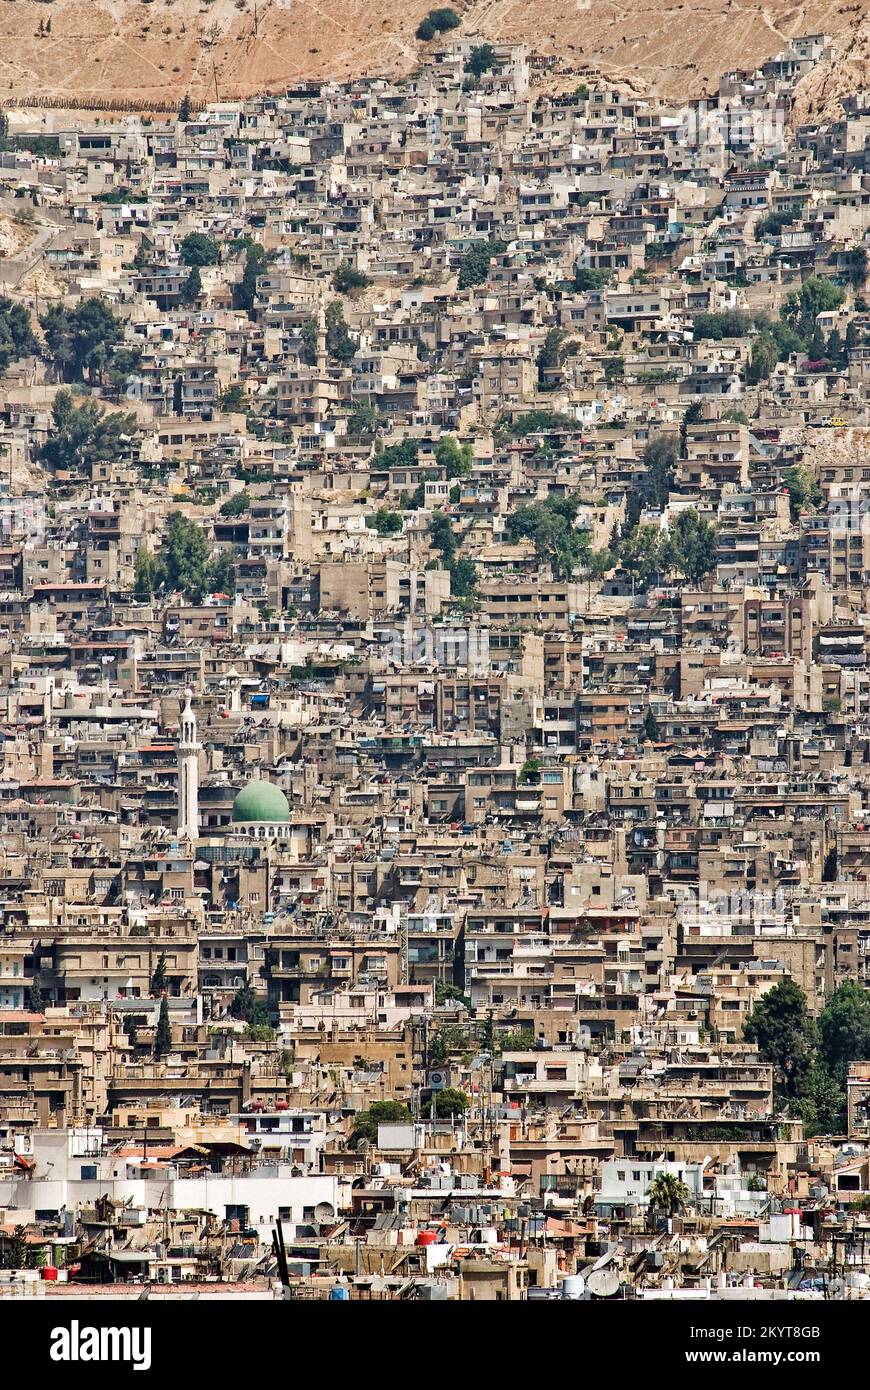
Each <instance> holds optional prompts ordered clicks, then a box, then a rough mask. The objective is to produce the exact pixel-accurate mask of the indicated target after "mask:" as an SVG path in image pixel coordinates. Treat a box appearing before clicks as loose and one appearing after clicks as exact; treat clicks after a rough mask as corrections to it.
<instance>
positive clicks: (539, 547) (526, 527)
mask: <svg viewBox="0 0 870 1390" xmlns="http://www.w3.org/2000/svg"><path fill="white" fill-rule="evenodd" d="M578 506H579V502H578V499H577V498H576V497H548V498H546V500H545V501H543V502H533V503H531V504H530V505H528V506H523V507H517V509H516V510H515V511H513V512H510V513H509V514H508V516H507V518H506V520H505V533H506V535H507V538H508V540H509V541H512V542H516V541H518V540H522V539H524V538H525V539H527V540H530V541H531V542H532V544H533V545H534V547H535V554H536V556H537V558H538V560H539V562H540V563H542V564H548V565H549V566H550V569H551V570H552V572H553V574H554V576H555V577H556V578H557V579H569V578H570V577H571V575H572V574H573V573H574V570H575V569H576V568H577V566H578V565H581V564H584V563H585V562H586V560H587V558H588V556H589V553H590V551H589V533H588V531H584V530H580V529H578V528H577V527H576V526H575V524H574V521H575V518H576V515H577V510H578Z"/></svg>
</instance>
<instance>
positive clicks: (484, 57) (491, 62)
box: [465, 43, 495, 78]
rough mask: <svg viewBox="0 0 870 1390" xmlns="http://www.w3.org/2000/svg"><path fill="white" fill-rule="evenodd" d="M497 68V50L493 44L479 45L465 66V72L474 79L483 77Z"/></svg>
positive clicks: (473, 49)
mask: <svg viewBox="0 0 870 1390" xmlns="http://www.w3.org/2000/svg"><path fill="white" fill-rule="evenodd" d="M494 67H495V49H494V48H493V46H492V44H491V43H479V44H476V45H475V46H474V48H472V50H471V52H470V53H469V55H468V59H467V61H466V64H465V71H466V72H467V73H468V74H469V76H471V77H474V78H479V77H482V76H483V74H484V73H485V72H491V71H492V69H493V68H494Z"/></svg>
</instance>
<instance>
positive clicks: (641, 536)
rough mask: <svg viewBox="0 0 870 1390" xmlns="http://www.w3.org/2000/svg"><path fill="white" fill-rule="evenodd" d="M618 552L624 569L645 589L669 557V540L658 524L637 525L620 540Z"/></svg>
mask: <svg viewBox="0 0 870 1390" xmlns="http://www.w3.org/2000/svg"><path fill="white" fill-rule="evenodd" d="M617 554H618V557H619V563H620V566H621V567H622V569H623V570H624V571H625V573H626V574H627V575H629V576H631V577H632V578H633V579H634V580H635V583H636V584H637V585H638V586H639V588H640V589H642V590H643V589H646V588H648V586H649V584H650V582H651V580H652V579H653V578H654V577H655V575H657V574H660V573H661V571H662V568H663V566H664V564H665V563H666V559H667V542H666V541H665V540H664V538H663V536H662V534H661V532H660V531H659V530H658V528H657V527H656V526H651V525H643V526H636V527H635V528H634V530H633V531H632V532H631V534H630V535H628V536H626V537H625V538H624V539H623V540H621V541H620V543H619V547H618V550H617Z"/></svg>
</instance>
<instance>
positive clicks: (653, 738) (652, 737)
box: [640, 706, 660, 743]
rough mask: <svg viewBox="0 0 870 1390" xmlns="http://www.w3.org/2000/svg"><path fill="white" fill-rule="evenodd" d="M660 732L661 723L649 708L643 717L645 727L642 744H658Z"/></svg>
mask: <svg viewBox="0 0 870 1390" xmlns="http://www.w3.org/2000/svg"><path fill="white" fill-rule="evenodd" d="M659 732H660V731H659V721H658V720H657V719H656V717H655V715H654V714H653V712H652V710H651V709H650V708H649V706H647V711H646V714H645V715H644V717H643V725H642V726H641V735H640V737H641V742H643V743H658V741H659Z"/></svg>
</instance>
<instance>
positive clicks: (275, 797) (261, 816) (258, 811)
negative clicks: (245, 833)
mask: <svg viewBox="0 0 870 1390" xmlns="http://www.w3.org/2000/svg"><path fill="white" fill-rule="evenodd" d="M289 819H290V803H289V801H288V800H287V798H286V796H285V795H284V793H283V792H282V790H281V788H280V787H275V786H273V785H272V783H271V782H263V781H261V780H260V779H259V778H254V780H253V781H252V782H248V783H246V785H245V786H244V787H242V790H241V791H240V792H239V794H238V796H237V797H236V799H235V801H234V802H233V820H234V821H282V822H283V821H288V820H289Z"/></svg>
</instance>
